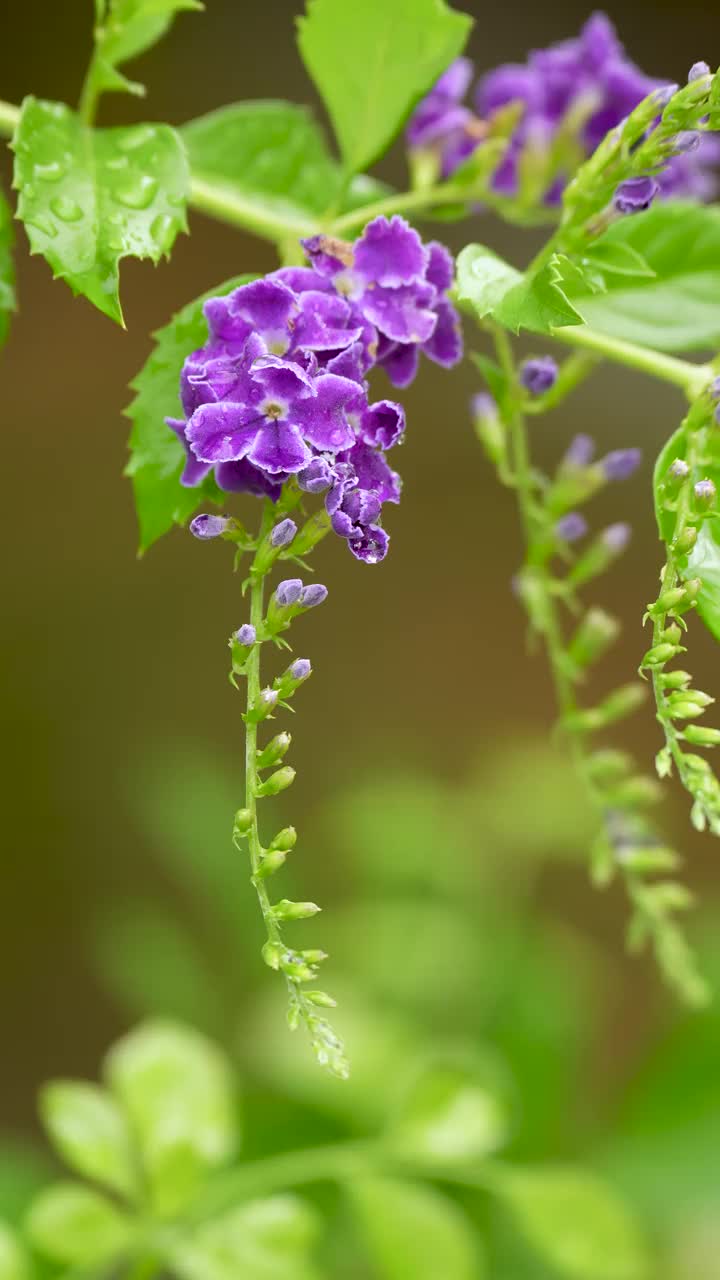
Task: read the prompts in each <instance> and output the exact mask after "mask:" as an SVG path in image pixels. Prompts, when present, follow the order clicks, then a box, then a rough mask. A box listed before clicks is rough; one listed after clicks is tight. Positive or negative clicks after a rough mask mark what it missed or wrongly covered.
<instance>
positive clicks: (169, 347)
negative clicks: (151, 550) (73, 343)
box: [125, 276, 252, 552]
mask: <svg viewBox="0 0 720 1280" xmlns="http://www.w3.org/2000/svg"><path fill="white" fill-rule="evenodd" d="M251 279H252V276H236V277H235V278H234V279H233V280H227V281H226V282H225V283H224V284H221V285H218V286H217V288H216V289H210V290H208V292H207V293H205V294H203V295H202V297H201V298H195V299H194V300H193V301H192V302H188V303H187V305H186V306H184V307H183V309H182V311H179V312H178V313H177V315H176V316H174V317H173V319H172V320H171V321H170V323H169V324H167V325H165V327H164V328H163V329H158V331H157V332H156V333H155V334H154V335H153V336H154V339H155V346H154V348H153V351H152V352H151V354H150V355H149V357H148V359H147V360H146V362H145V364H144V365H143V367H142V369H141V370H140V372H139V373H138V374H137V376H136V377H135V378H133V381H132V382H131V384H130V386H131V387H132V389H133V391H136V392H137V395H136V396H135V398H134V399H133V400H132V401H131V403H130V404H129V405H128V408H127V409H126V411H125V412H126V414H127V416H128V417H129V418H130V419H131V420H132V424H133V426H132V431H131V432H130V461H129V462H128V465H127V468H126V471H125V474H126V475H129V476H130V477H131V478H132V484H133V491H134V494H135V507H136V510H137V516H138V523H139V525H140V551H141V552H142V551H147V549H148V547H150V546H152V544H153V542H157V540H158V538H161V537H162V535H163V534H164V533H167V531H168V529H171V528H172V527H173V525H174V524H180V525H183V524H185V523H186V522H187V520H189V518H190V516H191V515H192V514H193V512H194V511H196V510H197V508H198V506H199V505H200V503H201V502H203V501H218V500H219V499H220V491H219V490H218V488H217V486H216V484H215V481H214V479H213V478H212V477H211V476H210V477H208V478H207V480H205V481H204V482H203V484H201V485H198V487H197V488H195V489H184V488H183V486H182V485H181V484H180V475H181V473H182V469H183V466H184V458H185V453H184V450H183V447H182V445H181V443H180V441H179V440H178V438H177V436H176V435H175V433H174V432H173V431H171V430H170V428H169V427H168V426H167V424H166V422H165V419H166V418H177V417H178V416H181V413H182V410H181V406H180V371H181V369H182V366H183V362H184V360H185V357H186V356H188V355H189V354H190V352H191V351H195V350H196V349H197V347H200V346H202V344H203V342H205V341H206V340H207V323H206V321H205V318H204V316H203V310H202V309H203V303H204V302H205V301H206V300H207V299H208V298H212V297H216V296H218V295H220V294H225V293H229V292H230V290H231V289H235V288H237V287H238V285H241V284H245V283H246V282H247V281H248V280H251Z"/></svg>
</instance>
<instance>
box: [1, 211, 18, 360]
mask: <svg viewBox="0 0 720 1280" xmlns="http://www.w3.org/2000/svg"><path fill="white" fill-rule="evenodd" d="M12 246H13V225H12V214H11V212H10V206H9V205H8V202H7V200H6V199H5V197H4V195H3V194H2V192H0V346H2V344H3V342H4V341H5V339H6V338H7V334H8V329H9V327H10V312H11V311H14V310H15V270H14V267H13V259H12Z"/></svg>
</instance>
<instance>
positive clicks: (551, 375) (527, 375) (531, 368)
mask: <svg viewBox="0 0 720 1280" xmlns="http://www.w3.org/2000/svg"><path fill="white" fill-rule="evenodd" d="M557 379H558V366H557V362H556V361H555V360H553V358H552V356H535V357H534V358H533V359H531V360H526V361H525V362H524V363H523V365H522V366H521V369H520V382H521V383H522V385H523V386H524V388H525V390H526V391H529V392H530V395H532V396H541V395H544V394H545V392H546V391H550V389H551V388H552V387H554V386H555V383H556V382H557Z"/></svg>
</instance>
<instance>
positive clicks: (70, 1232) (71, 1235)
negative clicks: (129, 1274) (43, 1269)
mask: <svg viewBox="0 0 720 1280" xmlns="http://www.w3.org/2000/svg"><path fill="white" fill-rule="evenodd" d="M25 1225H26V1229H27V1232H28V1235H29V1236H30V1239H31V1241H32V1243H33V1245H34V1246H35V1248H36V1249H38V1250H39V1251H40V1253H44V1254H46V1255H47V1256H48V1257H50V1258H54V1259H55V1261H56V1262H67V1263H71V1264H77V1265H79V1266H98V1265H101V1264H103V1263H109V1262H112V1261H113V1260H114V1259H116V1258H118V1257H119V1255H121V1254H122V1252H123V1250H124V1249H125V1248H126V1246H127V1245H128V1243H129V1241H130V1239H131V1236H132V1224H131V1220H130V1219H129V1218H128V1217H127V1216H126V1215H125V1214H124V1213H121V1212H120V1210H119V1209H116V1208H115V1206H114V1205H113V1204H111V1203H110V1201H109V1200H106V1199H105V1197H104V1196H102V1195H100V1193H99V1192H97V1191H92V1190H91V1189H90V1188H89V1187H83V1186H81V1184H80V1183H78V1182H58V1183H55V1185H54V1186H52V1187H48V1189H47V1190H46V1191H41V1192H40V1195H39V1196H38V1197H37V1199H36V1200H34V1201H33V1204H32V1205H31V1207H30V1211H29V1213H28V1215H27V1219H26V1224H25Z"/></svg>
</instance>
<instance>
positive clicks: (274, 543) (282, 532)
mask: <svg viewBox="0 0 720 1280" xmlns="http://www.w3.org/2000/svg"><path fill="white" fill-rule="evenodd" d="M296 533H297V525H296V523H295V521H294V520H291V519H290V517H289V516H288V517H287V518H286V519H285V520H281V521H280V523H279V524H276V525H275V527H274V528H273V529H271V530H270V546H271V547H274V548H275V549H276V550H277V548H278V547H288V546H289V545H290V543H291V542H292V540H293V538H294V537H295V534H296Z"/></svg>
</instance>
